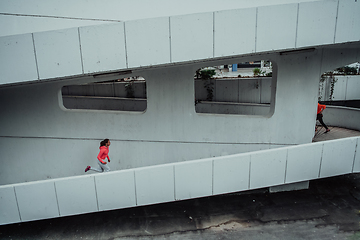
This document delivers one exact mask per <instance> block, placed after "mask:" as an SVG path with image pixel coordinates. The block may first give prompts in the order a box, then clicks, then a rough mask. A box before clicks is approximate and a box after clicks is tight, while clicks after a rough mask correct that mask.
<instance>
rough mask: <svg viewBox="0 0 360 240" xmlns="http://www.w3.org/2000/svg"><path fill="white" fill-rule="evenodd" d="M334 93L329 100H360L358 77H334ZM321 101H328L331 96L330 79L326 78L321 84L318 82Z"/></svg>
mask: <svg viewBox="0 0 360 240" xmlns="http://www.w3.org/2000/svg"><path fill="white" fill-rule="evenodd" d="M334 78H335V80H336V82H335V84H334V93H333V96H332V98H331V100H333V101H341V100H358V99H360V75H351V76H349V75H348V76H341V75H335V76H334ZM320 90H321V93H320V96H321V99H320V100H321V101H329V100H330V95H331V79H329V78H328V77H327V78H326V79H325V81H324V82H323V83H321V82H320Z"/></svg>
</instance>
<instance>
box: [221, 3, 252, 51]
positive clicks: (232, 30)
mask: <svg viewBox="0 0 360 240" xmlns="http://www.w3.org/2000/svg"><path fill="white" fill-rule="evenodd" d="M214 18H215V20H214V30H215V31H214V55H215V57H221V56H229V55H239V54H244V53H253V52H255V26H256V8H249V9H236V10H229V11H220V12H215V16H214Z"/></svg>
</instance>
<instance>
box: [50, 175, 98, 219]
mask: <svg viewBox="0 0 360 240" xmlns="http://www.w3.org/2000/svg"><path fill="white" fill-rule="evenodd" d="M103 174H104V173H103ZM55 188H56V194H57V197H58V204H59V210H60V215H61V216H68V215H75V214H81V213H88V212H95V211H98V206H97V201H96V193H95V183H94V175H89V176H81V177H72V178H65V179H59V180H57V181H56V182H55Z"/></svg>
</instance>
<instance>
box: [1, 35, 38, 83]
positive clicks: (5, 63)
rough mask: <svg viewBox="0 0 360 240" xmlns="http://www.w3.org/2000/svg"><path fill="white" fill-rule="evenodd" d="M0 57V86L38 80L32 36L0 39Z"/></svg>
mask: <svg viewBox="0 0 360 240" xmlns="http://www.w3.org/2000/svg"><path fill="white" fill-rule="evenodd" d="M0 56H1V59H2V60H1V64H0V72H1V76H0V84H7V83H15V82H22V81H29V80H30V81H31V80H37V79H38V78H39V77H38V71H37V65H36V56H35V52H34V44H33V37H32V34H24V35H16V36H9V37H2V38H0ZM19 66H21V69H22V70H21V71H19Z"/></svg>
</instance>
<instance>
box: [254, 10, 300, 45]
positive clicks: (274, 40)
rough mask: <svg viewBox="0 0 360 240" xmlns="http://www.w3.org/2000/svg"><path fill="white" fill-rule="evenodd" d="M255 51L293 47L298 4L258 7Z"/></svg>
mask: <svg viewBox="0 0 360 240" xmlns="http://www.w3.org/2000/svg"><path fill="white" fill-rule="evenodd" d="M257 11H258V12H257V29H256V30H257V32H256V33H257V34H256V52H262V51H270V50H279V49H289V48H290V49H291V48H295V43H296V42H295V41H296V30H297V13H298V4H284V5H277V6H264V7H259V8H258V10H257Z"/></svg>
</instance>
